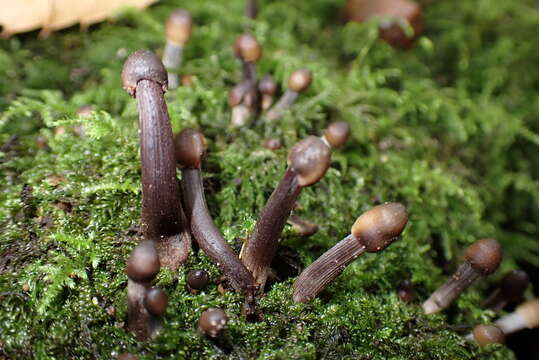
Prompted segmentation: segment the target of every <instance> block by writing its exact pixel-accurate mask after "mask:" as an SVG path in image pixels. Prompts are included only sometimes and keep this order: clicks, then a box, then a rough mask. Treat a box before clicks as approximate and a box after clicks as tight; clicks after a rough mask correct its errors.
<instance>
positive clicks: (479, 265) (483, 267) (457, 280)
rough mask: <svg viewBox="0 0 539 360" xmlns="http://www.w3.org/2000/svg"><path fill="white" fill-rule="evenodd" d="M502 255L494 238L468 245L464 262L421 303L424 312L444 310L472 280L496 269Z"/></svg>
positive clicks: (431, 312) (430, 312)
mask: <svg viewBox="0 0 539 360" xmlns="http://www.w3.org/2000/svg"><path fill="white" fill-rule="evenodd" d="M502 255H503V253H502V248H501V246H500V244H499V243H498V242H497V241H496V240H495V239H481V240H478V241H476V242H475V243H473V244H472V245H471V246H469V247H468V248H467V249H466V252H465V254H464V263H463V264H461V265H460V266H459V267H458V269H457V271H456V272H455V273H454V274H453V275H452V276H451V277H450V278H449V279H448V280H447V281H446V282H445V284H443V285H442V286H441V287H440V288H438V289H437V290H436V291H434V292H433V293H432V295H431V296H430V297H429V298H428V300H427V301H425V302H424V303H423V310H424V311H425V314H433V313H437V312H439V311H442V310H444V309H445V308H447V307H448V306H449V305H451V303H452V302H453V301H455V299H457V298H458V297H459V295H460V294H461V293H462V292H463V291H464V290H466V289H467V288H468V287H469V286H470V285H472V284H473V282H474V281H476V280H477V279H478V278H480V277H481V276H486V275H488V274H491V273H493V272H494V271H496V269H498V266H499V265H500V262H501V261H502Z"/></svg>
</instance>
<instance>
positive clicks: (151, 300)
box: [144, 286, 168, 316]
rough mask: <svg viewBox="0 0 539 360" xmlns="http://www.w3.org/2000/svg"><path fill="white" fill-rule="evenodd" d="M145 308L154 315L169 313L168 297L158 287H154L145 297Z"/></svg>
mask: <svg viewBox="0 0 539 360" xmlns="http://www.w3.org/2000/svg"><path fill="white" fill-rule="evenodd" d="M144 306H145V307H146V310H148V312H150V313H151V314H153V315H157V316H159V315H163V314H164V313H165V311H167V306H168V296H167V294H166V293H165V292H164V291H163V290H162V289H160V288H158V287H155V286H154V287H152V288H150V289H149V290H148V291H147V292H146V295H145V296H144Z"/></svg>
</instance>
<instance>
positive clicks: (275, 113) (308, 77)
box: [266, 69, 313, 121]
mask: <svg viewBox="0 0 539 360" xmlns="http://www.w3.org/2000/svg"><path fill="white" fill-rule="evenodd" d="M312 79H313V74H312V72H311V70H309V69H299V70H296V71H294V72H293V73H292V75H290V78H288V89H287V90H286V92H285V93H284V94H283V96H281V98H280V99H279V101H278V102H277V103H276V104H275V105H273V107H272V108H271V109H270V110H269V111H268V114H267V115H266V119H267V120H269V121H273V120H277V119H279V118H280V117H282V116H283V115H284V113H285V111H286V109H288V108H289V107H290V105H292V104H293V103H294V101H296V99H297V98H298V96H299V93H301V92H303V91H305V89H307V88H308V87H309V86H310V85H311V82H312Z"/></svg>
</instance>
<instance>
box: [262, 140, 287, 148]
mask: <svg viewBox="0 0 539 360" xmlns="http://www.w3.org/2000/svg"><path fill="white" fill-rule="evenodd" d="M262 146H263V147H265V148H266V149H268V150H278V149H280V148H281V147H282V146H283V143H282V142H281V140H280V139H279V138H275V137H272V138H268V139H265V140H264V141H263V142H262Z"/></svg>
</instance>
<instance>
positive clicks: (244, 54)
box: [234, 34, 262, 63]
mask: <svg viewBox="0 0 539 360" xmlns="http://www.w3.org/2000/svg"><path fill="white" fill-rule="evenodd" d="M234 54H235V55H236V57H238V58H240V59H242V60H243V61H245V62H248V63H255V62H257V61H258V60H259V59H260V58H261V57H262V46H260V44H259V43H258V41H257V40H256V38H255V37H254V36H253V35H251V34H242V35H240V36H239V37H238V38H237V39H236V42H235V43H234Z"/></svg>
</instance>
